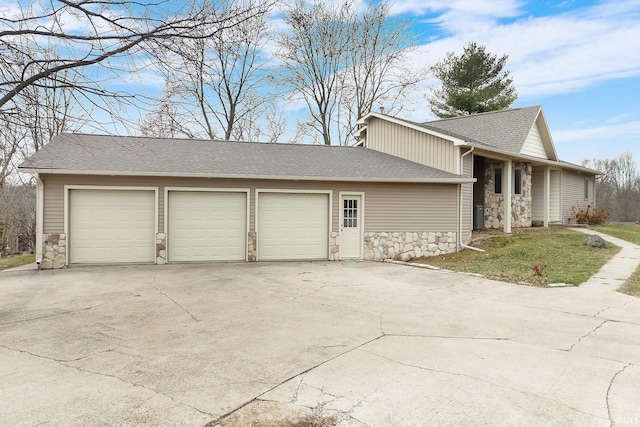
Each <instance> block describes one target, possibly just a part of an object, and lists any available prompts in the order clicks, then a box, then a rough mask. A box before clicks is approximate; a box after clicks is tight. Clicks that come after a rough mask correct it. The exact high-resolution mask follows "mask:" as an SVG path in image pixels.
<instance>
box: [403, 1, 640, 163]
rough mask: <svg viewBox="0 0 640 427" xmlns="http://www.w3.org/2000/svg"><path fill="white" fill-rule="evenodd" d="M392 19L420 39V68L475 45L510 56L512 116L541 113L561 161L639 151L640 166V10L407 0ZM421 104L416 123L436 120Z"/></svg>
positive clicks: (617, 4) (625, 5) (608, 5)
mask: <svg viewBox="0 0 640 427" xmlns="http://www.w3.org/2000/svg"><path fill="white" fill-rule="evenodd" d="M394 11H395V12H396V13H397V14H398V16H405V17H409V18H411V19H413V20H415V29H416V31H418V32H419V33H420V34H421V36H420V42H419V46H418V47H417V49H416V51H415V52H414V53H413V57H412V61H414V62H415V64H416V66H424V65H429V64H433V63H434V62H436V61H438V60H439V59H440V58H442V57H444V55H445V54H446V52H448V51H454V52H456V53H457V54H459V53H460V52H461V51H462V48H463V46H465V45H466V44H467V43H469V42H470V41H475V42H477V43H479V44H483V45H485V46H487V50H488V51H490V52H492V53H495V54H498V55H502V54H507V55H509V60H508V62H507V68H508V69H509V70H510V71H511V74H512V77H513V79H514V83H515V86H516V89H517V90H518V93H519V95H520V96H519V98H518V100H517V101H516V102H515V104H514V107H519V106H530V105H542V106H543V108H544V111H545V115H546V118H547V122H548V124H549V127H550V129H551V134H552V137H553V139H554V142H555V144H556V149H557V151H558V154H559V156H560V157H561V158H562V159H563V160H567V161H570V162H579V161H580V160H581V159H582V158H585V157H586V158H593V157H597V158H613V157H617V156H618V155H619V154H621V153H622V152H624V151H631V152H632V153H633V154H634V158H635V159H636V162H637V163H640V0H615V1H606V0H605V1H585V0H582V1H575V0H573V1H572V0H568V1H517V0H449V1H440V0H418V1H413V0H400V1H397V2H395V6H394ZM430 84H437V82H436V81H432V82H430ZM416 102H417V105H418V107H417V108H416V109H415V111H414V112H413V113H411V117H409V118H411V119H415V120H426V119H430V118H432V117H430V116H429V111H428V106H427V105H426V99H424V94H423V100H419V99H417V100H416ZM422 102H423V103H424V108H420V106H419V105H420V103H422Z"/></svg>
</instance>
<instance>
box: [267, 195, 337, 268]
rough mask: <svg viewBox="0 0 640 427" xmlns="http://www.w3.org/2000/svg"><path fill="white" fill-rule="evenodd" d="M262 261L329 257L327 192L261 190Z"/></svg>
mask: <svg viewBox="0 0 640 427" xmlns="http://www.w3.org/2000/svg"><path fill="white" fill-rule="evenodd" d="M258 210H259V212H258V218H257V221H258V227H257V239H258V258H259V259H260V260H290V259H327V258H328V239H329V196H328V195H327V194H306V193H305V194H298V193H261V194H260V195H259V197H258Z"/></svg>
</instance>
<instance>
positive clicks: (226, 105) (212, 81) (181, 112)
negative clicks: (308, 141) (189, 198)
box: [158, 3, 277, 140]
mask: <svg viewBox="0 0 640 427" xmlns="http://www.w3.org/2000/svg"><path fill="white" fill-rule="evenodd" d="M263 7H264V8H265V9H269V8H270V7H271V5H270V4H268V3H264V4H263ZM266 19H267V17H266V15H256V16H253V17H251V18H249V19H247V20H245V21H243V22H242V23H239V24H238V25H236V26H234V27H230V28H225V29H223V30H221V31H218V32H217V33H216V34H214V35H213V36H212V37H209V38H206V39H205V38H201V39H181V40H175V41H172V42H168V43H165V46H164V49H163V50H162V51H161V52H158V56H159V58H160V59H161V60H160V61H159V62H160V63H161V64H162V65H163V66H162V67H161V69H162V72H163V74H164V75H165V79H166V81H167V85H166V91H165V98H166V99H168V100H171V102H173V103H174V106H173V109H172V111H168V109H166V108H165V111H164V113H165V114H171V115H172V117H171V118H165V119H164V120H163V121H169V122H180V123H182V124H183V127H184V128H189V129H191V133H192V134H194V135H203V136H206V137H208V138H211V139H216V138H223V139H225V140H229V139H236V140H257V139H259V138H260V136H262V134H263V133H265V132H264V131H265V129H266V130H267V131H268V130H269V128H268V127H266V126H265V129H263V126H261V125H263V123H260V121H261V119H262V118H263V117H264V115H265V113H266V112H267V111H268V109H269V105H270V104H271V102H272V96H271V94H270V93H268V92H267V90H266V87H267V85H266V84H265V83H266V80H267V79H268V77H269V70H268V67H267V64H266V61H267V60H266V59H265V57H264V55H263V52H262V50H263V48H264V45H265V43H266V41H267V38H266V37H267V22H266ZM158 113H159V112H158ZM182 132H183V133H185V132H184V130H182ZM164 136H166V135H164ZM269 136H270V139H273V135H269ZM276 139H277V138H276Z"/></svg>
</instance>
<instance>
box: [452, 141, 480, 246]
mask: <svg viewBox="0 0 640 427" xmlns="http://www.w3.org/2000/svg"><path fill="white" fill-rule="evenodd" d="M475 148H476V147H471V149H470V150H468V151H466V152H465V153H464V154H462V156H460V174H461V175H463V174H464V156H466V155H467V154H471V153H473V150H475ZM458 188H459V189H460V190H459V191H460V200H459V206H460V209H459V214H460V217H459V218H458V239H457V240H458V247H462V248H465V249H472V250H474V251H478V252H485V250H484V249H479V248H474V247H473V246H468V245H465V244H464V243H462V206H463V204H464V203H463V199H462V198H463V192H462V184H460V186H459V187H458Z"/></svg>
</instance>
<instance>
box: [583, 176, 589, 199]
mask: <svg viewBox="0 0 640 427" xmlns="http://www.w3.org/2000/svg"><path fill="white" fill-rule="evenodd" d="M584 199H585V200H589V178H585V179H584Z"/></svg>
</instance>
